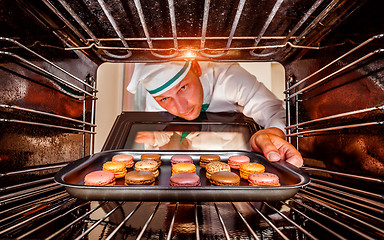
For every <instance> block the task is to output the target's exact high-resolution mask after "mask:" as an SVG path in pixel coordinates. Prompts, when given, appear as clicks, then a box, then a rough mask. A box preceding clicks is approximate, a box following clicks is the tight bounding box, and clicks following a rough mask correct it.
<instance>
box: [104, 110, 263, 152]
mask: <svg viewBox="0 0 384 240" xmlns="http://www.w3.org/2000/svg"><path fill="white" fill-rule="evenodd" d="M259 129H260V127H259V126H258V125H257V124H256V123H255V122H254V121H253V119H251V118H248V117H246V116H244V115H243V114H241V113H210V112H207V113H202V114H201V115H200V116H199V117H198V118H197V119H195V120H193V121H187V120H184V119H181V118H178V117H175V116H173V115H171V114H169V113H167V112H123V113H122V114H121V115H119V116H118V117H117V119H116V121H115V123H114V125H113V127H112V130H111V132H110V134H109V136H108V138H107V140H106V142H105V144H104V146H103V149H102V151H106V150H116V149H126V150H186V151H187V150H188V151H189V150H225V151H229V150H245V151H249V150H250V146H249V139H250V137H251V136H252V134H253V133H255V132H256V131H257V130H259Z"/></svg>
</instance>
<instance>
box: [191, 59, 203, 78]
mask: <svg viewBox="0 0 384 240" xmlns="http://www.w3.org/2000/svg"><path fill="white" fill-rule="evenodd" d="M191 67H192V69H193V71H195V73H196V74H197V76H199V77H200V76H201V68H200V65H199V63H198V62H197V61H196V60H193V61H192V62H191Z"/></svg>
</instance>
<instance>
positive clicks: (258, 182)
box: [248, 172, 280, 186]
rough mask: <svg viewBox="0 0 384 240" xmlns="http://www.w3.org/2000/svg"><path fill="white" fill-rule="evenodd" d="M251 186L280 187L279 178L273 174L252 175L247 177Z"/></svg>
mask: <svg viewBox="0 0 384 240" xmlns="http://www.w3.org/2000/svg"><path fill="white" fill-rule="evenodd" d="M248 181H249V185H252V186H280V182H279V177H278V176H277V175H276V174H273V173H266V172H263V173H253V174H250V175H249V176H248Z"/></svg>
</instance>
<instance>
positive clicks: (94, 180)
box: [84, 171, 116, 186]
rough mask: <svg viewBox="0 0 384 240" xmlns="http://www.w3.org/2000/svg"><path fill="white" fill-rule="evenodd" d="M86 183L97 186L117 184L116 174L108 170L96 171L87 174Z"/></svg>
mask: <svg viewBox="0 0 384 240" xmlns="http://www.w3.org/2000/svg"><path fill="white" fill-rule="evenodd" d="M84 184H85V185H95V186H103V185H115V184H116V182H115V174H113V173H112V172H108V171H94V172H91V173H88V174H87V175H85V177H84Z"/></svg>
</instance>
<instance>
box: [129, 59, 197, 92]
mask: <svg viewBox="0 0 384 240" xmlns="http://www.w3.org/2000/svg"><path fill="white" fill-rule="evenodd" d="M190 69H191V62H190V61H186V62H166V63H136V64H135V69H134V72H133V75H132V79H131V82H130V83H129V85H128V87H127V90H128V91H130V92H131V93H136V90H137V86H138V84H139V83H141V84H142V85H143V86H144V88H145V89H146V90H147V91H148V92H149V93H150V94H151V95H152V96H158V95H161V94H163V93H165V92H166V91H168V90H169V89H171V88H173V87H174V86H176V85H177V84H178V83H179V82H180V81H181V80H183V78H184V77H185V76H186V75H187V73H188V72H189V70H190Z"/></svg>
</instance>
